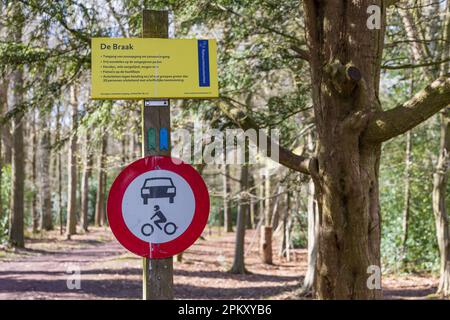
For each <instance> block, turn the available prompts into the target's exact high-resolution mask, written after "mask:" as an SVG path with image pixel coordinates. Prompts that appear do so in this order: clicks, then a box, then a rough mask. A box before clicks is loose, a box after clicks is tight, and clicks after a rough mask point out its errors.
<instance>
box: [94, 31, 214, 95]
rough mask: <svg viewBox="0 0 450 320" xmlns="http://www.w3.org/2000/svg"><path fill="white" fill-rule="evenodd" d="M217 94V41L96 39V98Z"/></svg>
mask: <svg viewBox="0 0 450 320" xmlns="http://www.w3.org/2000/svg"><path fill="white" fill-rule="evenodd" d="M218 95H219V93H218V80H217V45H216V41H215V40H196V39H154V38H149V39H140V38H135V39H132V38H131V39H130V38H92V92H91V98H92V99H145V98H217V97H218Z"/></svg>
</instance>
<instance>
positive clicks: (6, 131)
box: [0, 76, 12, 164]
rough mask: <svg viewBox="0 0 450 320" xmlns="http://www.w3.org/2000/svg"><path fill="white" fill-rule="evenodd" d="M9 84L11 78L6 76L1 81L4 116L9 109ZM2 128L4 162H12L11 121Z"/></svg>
mask: <svg viewBox="0 0 450 320" xmlns="http://www.w3.org/2000/svg"><path fill="white" fill-rule="evenodd" d="M8 86H9V78H7V77H6V76H5V77H3V78H2V82H1V83H0V116H3V115H4V114H5V113H6V112H7V111H8ZM0 129H1V134H2V136H1V140H2V148H3V163H4V164H11V158H12V149H11V146H12V136H11V125H10V122H9V121H7V122H5V123H3V124H2V125H1V127H0ZM0 155H1V154H0Z"/></svg>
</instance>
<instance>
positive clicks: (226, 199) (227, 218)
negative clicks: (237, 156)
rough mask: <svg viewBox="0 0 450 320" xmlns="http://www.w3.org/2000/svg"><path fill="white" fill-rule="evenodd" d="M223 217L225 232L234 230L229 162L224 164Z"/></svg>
mask: <svg viewBox="0 0 450 320" xmlns="http://www.w3.org/2000/svg"><path fill="white" fill-rule="evenodd" d="M223 169H224V172H223V217H224V227H225V232H233V219H232V216H231V207H230V193H231V187H230V181H229V180H230V178H229V176H230V168H229V166H228V165H227V164H224V165H223Z"/></svg>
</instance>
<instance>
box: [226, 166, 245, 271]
mask: <svg viewBox="0 0 450 320" xmlns="http://www.w3.org/2000/svg"><path fill="white" fill-rule="evenodd" d="M247 189H248V165H243V166H242V168H241V196H240V201H239V207H238V216H237V225H236V242H235V247H234V260H233V266H232V267H231V270H230V272H231V273H236V274H245V273H247V270H246V269H245V260H244V247H245V228H246V223H245V220H246V218H247V215H248V211H249V209H250V207H249V198H248V195H247Z"/></svg>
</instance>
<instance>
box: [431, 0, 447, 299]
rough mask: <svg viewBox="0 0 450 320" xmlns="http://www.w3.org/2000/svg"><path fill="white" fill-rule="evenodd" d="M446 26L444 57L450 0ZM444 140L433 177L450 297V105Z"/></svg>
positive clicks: (443, 286)
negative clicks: (448, 196)
mask: <svg viewBox="0 0 450 320" xmlns="http://www.w3.org/2000/svg"><path fill="white" fill-rule="evenodd" d="M443 27H444V29H443V30H444V39H446V40H447V42H446V43H445V45H444V48H443V49H444V50H443V53H442V59H443V60H444V59H446V58H448V57H449V56H450V52H449V50H450V43H449V42H448V41H450V3H449V2H447V9H446V20H445V23H444V25H443ZM441 67H442V68H441V70H440V71H441V74H442V75H445V74H446V73H447V72H448V70H449V67H450V63H448V62H447V63H445V64H443V65H442V66H441ZM440 116H441V118H440V120H441V139H440V144H439V158H438V163H437V166H436V172H435V174H434V179H433V212H434V216H435V225H436V236H437V240H438V246H439V253H440V265H441V266H440V278H439V287H438V290H437V293H438V294H440V295H441V296H444V297H450V239H449V232H450V229H449V228H450V225H449V216H448V212H447V207H446V190H447V183H448V172H449V166H450V106H447V108H446V109H445V110H444V111H442V113H441V115H440Z"/></svg>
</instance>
